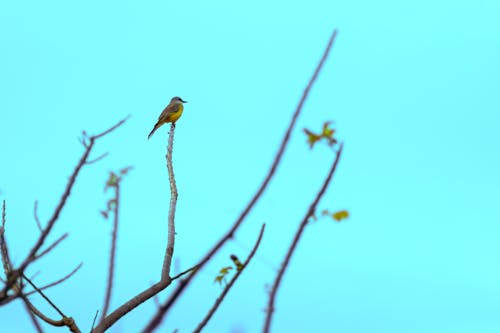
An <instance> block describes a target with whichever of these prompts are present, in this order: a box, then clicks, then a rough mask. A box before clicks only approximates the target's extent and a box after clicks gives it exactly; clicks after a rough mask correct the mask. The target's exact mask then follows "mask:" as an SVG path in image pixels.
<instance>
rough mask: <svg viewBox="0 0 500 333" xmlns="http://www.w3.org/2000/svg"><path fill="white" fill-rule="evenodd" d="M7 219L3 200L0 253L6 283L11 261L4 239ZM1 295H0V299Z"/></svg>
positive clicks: (10, 269)
mask: <svg viewBox="0 0 500 333" xmlns="http://www.w3.org/2000/svg"><path fill="white" fill-rule="evenodd" d="M6 221H7V219H6V217H5V200H3V203H2V226H1V227H0V254H1V256H2V266H3V271H4V274H5V278H6V279H7V281H6V282H5V284H6V285H7V283H8V281H9V278H10V273H11V271H12V263H11V261H10V256H9V248H8V247H7V242H6V241H5V223H6ZM0 295H1V294H0ZM5 296H7V292H6V291H5ZM1 298H2V297H0V300H1Z"/></svg>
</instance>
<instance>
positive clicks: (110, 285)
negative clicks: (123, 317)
mask: <svg viewBox="0 0 500 333" xmlns="http://www.w3.org/2000/svg"><path fill="white" fill-rule="evenodd" d="M114 189H115V204H114V205H113V207H114V208H113V214H114V220H113V231H112V233H111V250H110V255H109V268H108V283H107V286H106V296H105V297H104V306H103V308H102V312H101V321H102V320H104V318H105V317H106V314H107V313H108V309H109V304H110V302H111V292H112V291H113V278H114V274H115V257H116V242H117V240H118V212H119V208H120V181H119V180H118V181H117V182H116V184H115V185H114Z"/></svg>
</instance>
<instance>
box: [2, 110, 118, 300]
mask: <svg viewBox="0 0 500 333" xmlns="http://www.w3.org/2000/svg"><path fill="white" fill-rule="evenodd" d="M127 119H128V117H127V118H125V119H123V120H121V121H119V122H118V123H117V124H116V125H114V126H113V127H111V128H109V129H108V130H106V131H104V132H102V133H100V134H97V135H94V136H91V137H90V138H89V143H88V144H85V151H84V152H83V155H82V157H81V158H80V160H79V161H78V163H77V165H76V167H75V169H74V170H73V173H72V174H71V176H70V178H69V180H68V183H67V184H66V188H65V190H64V192H63V194H62V196H61V199H60V200H59V203H58V204H57V206H56V208H55V210H54V213H53V214H52V217H51V218H50V219H49V221H48V223H47V225H46V227H45V228H44V229H43V231H42V233H41V234H40V237H39V238H38V240H37V242H36V243H35V245H34V246H33V248H32V249H31V250H30V252H29V254H28V256H27V257H26V258H25V259H24V261H23V262H22V263H21V265H20V266H19V268H18V269H16V270H13V271H12V272H11V279H8V280H7V283H6V284H5V286H4V289H3V291H2V292H0V302H1V301H2V298H3V297H6V295H7V291H8V290H9V289H10V288H11V287H12V286H13V285H14V283H15V281H16V280H17V279H18V278H19V277H20V276H21V275H22V274H23V272H24V270H25V269H26V267H27V266H28V265H29V264H30V263H32V262H33V261H34V260H36V258H37V255H36V254H37V252H38V251H39V250H40V248H41V247H42V245H43V244H44V242H45V240H46V238H47V236H48V235H49V233H50V231H51V230H52V228H53V227H54V224H55V222H56V221H57V219H58V218H59V214H60V213H61V211H62V209H63V207H64V206H65V205H66V201H67V199H68V197H69V195H70V193H71V190H72V189H73V185H74V184H75V181H76V177H77V176H78V174H79V173H80V170H81V169H82V167H83V165H84V164H85V163H86V162H87V160H88V157H89V154H90V152H91V151H92V148H93V147H94V143H95V140H97V139H99V138H101V137H103V136H104V135H106V134H108V133H110V132H111V131H113V130H115V129H116V128H118V127H119V126H121V125H122V124H123V123H124V122H125V121H126V120H127Z"/></svg>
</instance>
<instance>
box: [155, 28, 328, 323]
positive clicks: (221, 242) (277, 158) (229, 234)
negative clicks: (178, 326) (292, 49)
mask: <svg viewBox="0 0 500 333" xmlns="http://www.w3.org/2000/svg"><path fill="white" fill-rule="evenodd" d="M336 36H337V30H334V31H333V33H332V35H331V37H330V39H329V41H328V44H327V46H326V48H325V51H324V53H323V56H322V57H321V59H320V61H319V63H318V66H317V67H316V70H315V71H314V73H313V75H312V77H311V79H310V80H309V83H308V84H307V86H306V88H305V89H304V92H303V94H302V98H301V99H300V101H299V104H298V105H297V108H296V109H295V112H294V114H293V116H292V118H291V120H290V124H289V125H288V128H287V130H286V132H285V135H284V137H283V139H282V141H281V145H280V147H279V149H278V152H277V153H276V156H275V157H274V161H273V163H272V164H271V167H270V169H269V171H268V174H267V175H266V177H265V178H264V181H263V182H262V184H261V185H260V187H259V188H258V190H257V192H256V193H255V194H254V196H253V197H252V199H251V200H250V202H249V203H248V204H247V206H246V207H245V209H244V210H243V211H242V212H241V214H240V216H239V217H238V218H237V219H236V221H235V222H234V223H233V225H232V226H231V228H230V229H229V230H228V231H227V232H226V234H225V235H224V236H222V238H221V239H220V240H219V241H218V242H217V243H216V244H215V245H214V247H213V248H212V249H210V251H208V252H207V254H206V255H205V256H204V257H203V259H202V260H201V261H200V263H199V264H198V269H201V268H202V267H203V266H204V265H205V264H206V263H207V262H208V261H209V260H210V258H212V256H213V255H214V254H215V253H217V252H218V251H219V249H220V248H221V247H222V246H223V245H224V244H225V243H226V242H227V241H228V240H229V239H231V238H232V237H233V235H234V233H235V232H236V230H237V229H238V228H239V227H240V225H241V223H243V220H244V219H245V218H246V216H247V215H248V213H249V212H250V211H251V210H252V208H253V207H254V205H255V204H256V203H257V201H258V200H259V199H260V197H261V195H262V193H264V190H265V189H266V188H267V185H268V184H269V181H270V180H271V178H272V177H273V175H274V173H275V172H276V170H277V168H278V165H279V163H280V161H281V158H282V156H283V153H284V151H285V148H286V147H287V145H288V141H289V138H290V134H291V132H292V130H293V128H294V127H295V123H296V121H297V118H298V116H299V114H300V112H301V111H302V106H303V105H304V102H305V101H306V99H307V97H308V95H309V91H310V90H311V88H312V86H313V84H314V82H315V81H316V79H317V77H318V75H319V73H320V71H321V69H322V68H323V64H324V63H325V60H326V58H327V57H328V54H329V53H330V49H331V48H332V45H333V42H334V40H335V37H336ZM194 275H195V274H191V275H189V276H188V277H187V278H186V279H184V280H182V281H181V283H179V284H178V286H177V287H176V288H175V289H174V290H173V291H172V294H171V296H170V297H169V299H168V301H167V303H166V304H165V305H164V306H163V307H162V308H161V309H160V310H158V311H159V312H160V311H161V312H162V314H160V313H157V314H156V315H155V316H160V315H161V316H164V315H165V313H167V311H168V310H169V309H170V308H171V307H172V305H173V304H174V303H175V301H176V300H177V298H178V297H179V296H180V295H181V294H182V292H183V291H184V289H185V288H186V287H187V286H188V285H189V283H190V282H191V280H192V278H193V276H194ZM159 324H160V322H158V325H159Z"/></svg>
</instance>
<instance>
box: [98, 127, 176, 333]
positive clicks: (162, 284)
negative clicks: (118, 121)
mask: <svg viewBox="0 0 500 333" xmlns="http://www.w3.org/2000/svg"><path fill="white" fill-rule="evenodd" d="M174 132H175V123H172V124H171V126H170V133H169V137H168V145H167V155H166V158H167V170H168V175H169V182H170V190H171V197H170V209H169V213H168V239H167V247H166V251H165V257H164V260H163V268H162V273H161V278H160V281H159V282H158V283H155V284H153V285H152V286H151V287H149V288H147V289H145V290H144V291H142V292H141V293H139V294H138V295H136V296H134V297H132V298H131V299H130V300H128V301H126V302H125V303H123V304H122V305H121V306H119V307H118V308H117V309H115V310H114V311H113V312H111V313H110V314H109V315H107V316H106V317H103V319H102V320H101V322H100V323H99V324H98V325H97V326H96V327H95V328H94V329H93V330H92V332H93V333H102V332H104V331H106V330H107V329H108V328H109V327H111V326H112V325H114V324H115V323H116V322H117V321H118V320H119V319H120V318H122V317H123V316H124V315H126V314H127V313H128V312H130V311H132V310H133V309H135V308H136V307H137V306H139V305H140V304H142V303H144V302H145V301H147V300H148V299H150V298H151V297H153V296H155V295H156V294H158V293H159V292H160V291H162V290H163V289H165V288H167V287H168V286H169V285H170V284H171V283H172V279H171V278H170V276H169V274H170V266H171V264H172V257H173V254H174V242H175V225H174V220H175V208H176V204H177V187H176V184H175V178H174V170H173V167H172V152H173V142H174Z"/></svg>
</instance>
